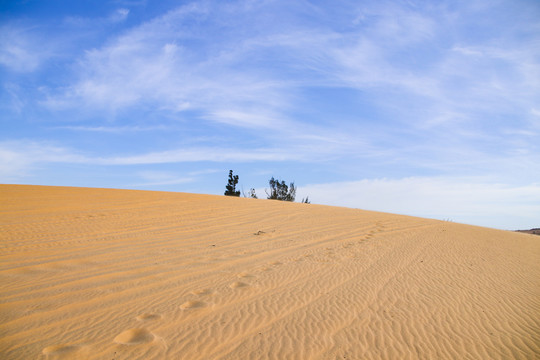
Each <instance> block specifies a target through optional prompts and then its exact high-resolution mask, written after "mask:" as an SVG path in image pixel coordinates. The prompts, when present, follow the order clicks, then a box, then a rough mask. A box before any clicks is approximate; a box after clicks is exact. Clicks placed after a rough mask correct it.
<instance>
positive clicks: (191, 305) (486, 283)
mask: <svg viewBox="0 0 540 360" xmlns="http://www.w3.org/2000/svg"><path fill="white" fill-rule="evenodd" d="M0 203H1V204H2V206H1V209H0V250H1V251H0V258H1V262H0V283H1V291H0V358H2V359H115V360H119V359H398V358H399V359H458V358H459V359H488V358H489V359H535V358H540V311H539V309H540V280H539V279H540V265H539V264H540V240H539V239H540V238H538V237H537V236H534V235H529V234H523V233H517V232H510V231H500V230H494V229H488V228H481V227H475V226H469V225H462V224H456V223H450V222H444V221H437V220H429V219H422V218H415V217H409V216H401V215H393V214H386V213H378V212H370V211H363V210H357V209H347V208H338V207H329V206H320V205H313V204H299V203H285V202H278V201H269V200H255V199H244V198H231V197H224V196H212V195H196V194H186V193H167V192H151V191H135V190H115V189H92V188H70V187H48V186H25V185H0Z"/></svg>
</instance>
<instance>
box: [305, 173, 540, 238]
mask: <svg viewBox="0 0 540 360" xmlns="http://www.w3.org/2000/svg"><path fill="white" fill-rule="evenodd" d="M298 194H299V196H309V197H310V199H311V200H312V201H313V202H314V203H321V204H330V205H339V206H348V207H356V208H361V209H367V210H376V211H384V212H391V213H398V214H407V215H415V216H420V217H428V218H434V219H439V220H452V221H456V222H465V223H467V222H469V223H473V224H477V225H485V226H494V227H497V228H500V229H508V230H511V229H516V227H519V226H521V227H522V228H529V227H533V226H535V225H534V224H535V222H536V221H537V220H538V214H540V183H530V184H525V185H518V186H516V185H511V184H505V183H496V182H495V183H494V182H493V181H492V179H491V178H488V177H454V178H452V177H444V178H443V177H413V178H403V179H369V180H361V181H352V182H339V183H329V184H319V185H307V186H303V187H301V188H300V189H299V192H298Z"/></svg>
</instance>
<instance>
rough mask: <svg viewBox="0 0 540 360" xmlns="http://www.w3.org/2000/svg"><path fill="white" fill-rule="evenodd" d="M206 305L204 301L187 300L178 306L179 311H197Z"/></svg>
mask: <svg viewBox="0 0 540 360" xmlns="http://www.w3.org/2000/svg"><path fill="white" fill-rule="evenodd" d="M206 305H207V304H206V303H205V302H204V301H199V300H189V301H186V302H185V303H183V304H182V305H180V309H182V310H188V309H197V308H202V307H205V306H206Z"/></svg>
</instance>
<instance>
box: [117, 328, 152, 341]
mask: <svg viewBox="0 0 540 360" xmlns="http://www.w3.org/2000/svg"><path fill="white" fill-rule="evenodd" d="M154 338H155V336H154V334H152V333H151V332H150V331H148V330H146V329H145V328H135V329H129V330H126V331H124V332H122V333H121V334H119V335H118V336H117V337H115V338H114V342H115V343H117V344H122V345H137V344H144V343H149V342H152V341H153V340H154Z"/></svg>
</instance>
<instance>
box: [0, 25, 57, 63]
mask: <svg viewBox="0 0 540 360" xmlns="http://www.w3.org/2000/svg"><path fill="white" fill-rule="evenodd" d="M34 30H35V29H34V27H33V26H31V25H23V24H17V23H8V24H4V25H2V26H0V65H2V66H5V67H7V68H8V69H10V70H13V71H16V72H21V73H23V72H32V71H35V70H36V69H38V68H39V66H40V65H41V64H42V62H44V61H46V60H47V59H49V58H51V57H52V56H53V55H54V51H53V50H52V49H51V47H50V46H47V45H46V41H45V39H44V38H43V36H39V35H36V34H35V31H34Z"/></svg>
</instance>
